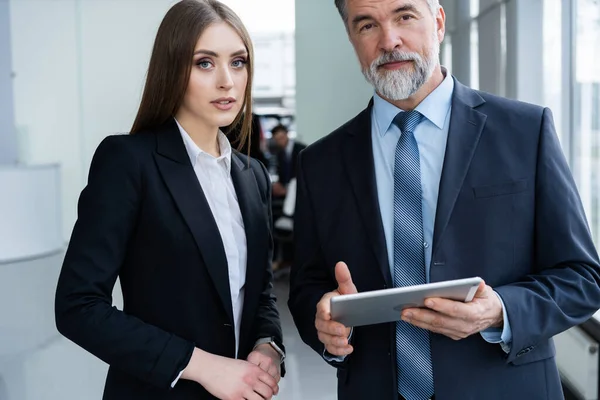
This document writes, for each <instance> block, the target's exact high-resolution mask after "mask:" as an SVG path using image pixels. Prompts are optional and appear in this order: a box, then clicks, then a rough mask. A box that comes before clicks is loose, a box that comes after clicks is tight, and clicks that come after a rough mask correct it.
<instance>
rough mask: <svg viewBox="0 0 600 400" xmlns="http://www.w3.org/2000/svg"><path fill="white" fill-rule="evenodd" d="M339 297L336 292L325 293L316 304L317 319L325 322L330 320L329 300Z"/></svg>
mask: <svg viewBox="0 0 600 400" xmlns="http://www.w3.org/2000/svg"><path fill="white" fill-rule="evenodd" d="M336 295H339V294H338V293H337V292H329V293H325V294H324V295H323V297H321V300H320V301H319V302H318V303H317V313H316V315H317V318H321V319H324V320H326V321H328V320H330V319H331V298H332V297H333V296H336Z"/></svg>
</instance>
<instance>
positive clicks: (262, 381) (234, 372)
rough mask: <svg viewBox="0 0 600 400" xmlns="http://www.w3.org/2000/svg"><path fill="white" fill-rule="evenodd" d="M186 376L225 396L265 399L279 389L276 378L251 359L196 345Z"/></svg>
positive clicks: (234, 399)
mask: <svg viewBox="0 0 600 400" xmlns="http://www.w3.org/2000/svg"><path fill="white" fill-rule="evenodd" d="M182 378H183V379H189V380H193V381H196V382H198V383H199V384H200V385H202V386H203V387H204V388H205V389H206V390H207V391H208V392H209V393H210V394H212V395H213V396H215V397H216V398H218V399H222V400H264V399H271V398H272V397H273V395H275V394H277V393H278V392H279V386H278V385H277V382H276V381H275V379H274V378H273V377H272V376H271V375H269V374H268V373H267V372H265V371H263V370H262V369H261V368H260V367H258V366H257V365H254V364H252V363H250V362H248V361H244V360H237V359H233V358H227V357H221V356H218V355H215V354H210V353H207V352H205V351H203V350H200V349H198V348H196V349H194V353H193V354H192V359H191V360H190V363H189V364H188V366H187V367H186V369H185V370H184V371H183V375H182Z"/></svg>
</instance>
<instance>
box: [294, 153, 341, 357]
mask: <svg viewBox="0 0 600 400" xmlns="http://www.w3.org/2000/svg"><path fill="white" fill-rule="evenodd" d="M304 155H305V152H302V153H300V155H299V157H298V175H297V189H296V190H297V192H296V209H295V213H294V244H295V252H294V265H293V266H292V271H291V273H290V296H289V299H288V306H289V309H290V312H291V313H292V316H293V318H294V322H295V324H296V327H297V328H298V332H299V333H300V337H301V338H302V340H303V341H304V342H305V343H306V344H307V345H309V346H310V347H311V348H312V349H313V350H314V351H316V352H317V354H319V356H321V357H323V356H324V354H325V346H324V345H323V343H321V341H320V340H319V338H318V336H317V329H316V327H315V317H316V311H317V303H318V302H319V301H320V300H321V297H323V295H324V294H325V293H327V292H331V291H333V290H335V289H337V282H336V281H335V277H332V276H331V274H330V273H329V272H328V270H327V268H326V263H325V259H324V257H323V254H322V251H321V247H320V245H319V236H318V234H317V231H316V229H315V227H316V226H317V223H316V220H315V214H314V211H313V207H312V204H311V200H310V196H309V190H310V189H309V185H308V182H307V181H306V175H305V170H304V168H303V160H304ZM350 357H351V356H348V357H346V358H345V360H344V361H343V362H337V361H335V360H334V359H333V358H330V357H327V358H325V357H324V359H325V361H327V362H328V363H329V364H331V365H333V366H335V367H342V366H343V365H344V364H345V363H346V362H347V360H348V359H349V358H350Z"/></svg>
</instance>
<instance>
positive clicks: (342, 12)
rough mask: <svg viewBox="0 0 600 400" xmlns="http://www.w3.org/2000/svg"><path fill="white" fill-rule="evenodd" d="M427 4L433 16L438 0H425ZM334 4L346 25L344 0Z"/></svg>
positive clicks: (336, 1)
mask: <svg viewBox="0 0 600 400" xmlns="http://www.w3.org/2000/svg"><path fill="white" fill-rule="evenodd" d="M427 4H428V5H429V10H430V11H431V15H433V16H434V17H435V16H436V14H437V11H438V8H440V0H427ZM335 6H336V7H337V9H338V12H339V13H340V16H341V17H342V19H343V20H344V23H345V24H346V25H348V10H347V9H346V0H335Z"/></svg>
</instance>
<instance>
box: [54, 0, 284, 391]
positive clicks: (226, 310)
mask: <svg viewBox="0 0 600 400" xmlns="http://www.w3.org/2000/svg"><path fill="white" fill-rule="evenodd" d="M252 57H253V48H252V43H251V41H250V37H249V35H248V32H247V31H246V29H245V27H244V26H243V24H242V22H241V21H240V19H239V18H238V17H237V16H236V15H235V14H234V13H233V12H232V11H231V10H230V9H229V8H228V7H227V6H225V5H223V4H222V3H220V2H218V1H216V0H183V1H181V2H178V3H176V4H175V5H174V6H173V7H172V8H171V9H170V10H169V11H168V12H167V14H166V16H165V17H164V19H163V21H162V23H161V25H160V27H159V29H158V33H157V36H156V40H155V43H154V48H153V51H152V57H151V60H150V65H149V69H148V76H147V80H146V85H145V89H144V93H143V96H142V100H141V105H140V108H139V111H138V114H137V117H136V119H135V122H134V124H133V127H132V129H131V134H130V135H115V136H109V137H107V138H106V139H105V140H103V141H102V143H101V144H100V145H99V147H98V148H97V150H96V153H95V155H94V157H93V160H92V163H91V167H90V172H89V178H88V183H87V186H86V187H85V189H84V190H83V191H82V193H81V196H80V199H79V208H78V219H77V222H76V224H75V227H74V230H73V233H72V236H71V240H70V243H69V247H68V250H67V253H66V256H65V259H64V263H63V266H62V271H61V274H60V278H59V281H58V287H57V290H56V301H55V313H56V324H57V327H58V330H59V331H60V332H61V333H62V334H63V335H64V336H66V337H67V338H69V339H71V340H72V341H73V342H75V343H76V344H78V345H80V346H81V347H83V348H84V349H86V350H87V351H89V352H90V353H92V354H94V355H95V356H97V357H98V358H100V359H102V360H103V361H105V362H106V363H108V364H109V365H110V368H109V372H108V377H107V379H106V384H105V388H104V397H103V398H104V399H107V400H131V399H146V400H152V399H156V400H159V399H160V400H163V399H177V400H199V399H207V400H208V399H215V398H217V399H247V400H259V399H270V398H271V397H272V396H273V395H274V394H277V393H278V382H279V380H280V377H281V376H282V375H283V372H284V371H283V364H282V361H283V358H284V348H283V344H282V333H281V326H280V320H279V314H278V311H277V309H276V306H275V298H274V296H273V294H272V279H273V278H272V271H271V258H272V239H271V237H272V233H271V230H272V228H271V226H272V221H271V215H270V199H271V185H270V180H269V175H268V173H267V170H266V169H265V167H264V166H263V165H261V164H260V163H258V162H257V161H255V160H252V159H250V158H248V157H247V156H246V155H243V154H240V153H239V152H237V151H235V150H232V148H231V145H230V143H229V141H228V140H227V139H226V137H225V135H224V134H223V132H222V131H221V130H220V129H219V127H221V126H228V125H231V124H237V123H238V122H240V120H241V136H242V141H245V140H246V139H247V138H248V134H249V131H250V125H251V123H252V121H251V119H252V110H251V97H250V94H251V88H252V71H253V64H252V61H253V60H252ZM117 277H119V278H120V283H121V287H122V292H123V299H124V307H123V311H120V310H117V309H116V308H114V307H113V306H112V292H113V287H114V285H115V281H116V279H117Z"/></svg>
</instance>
